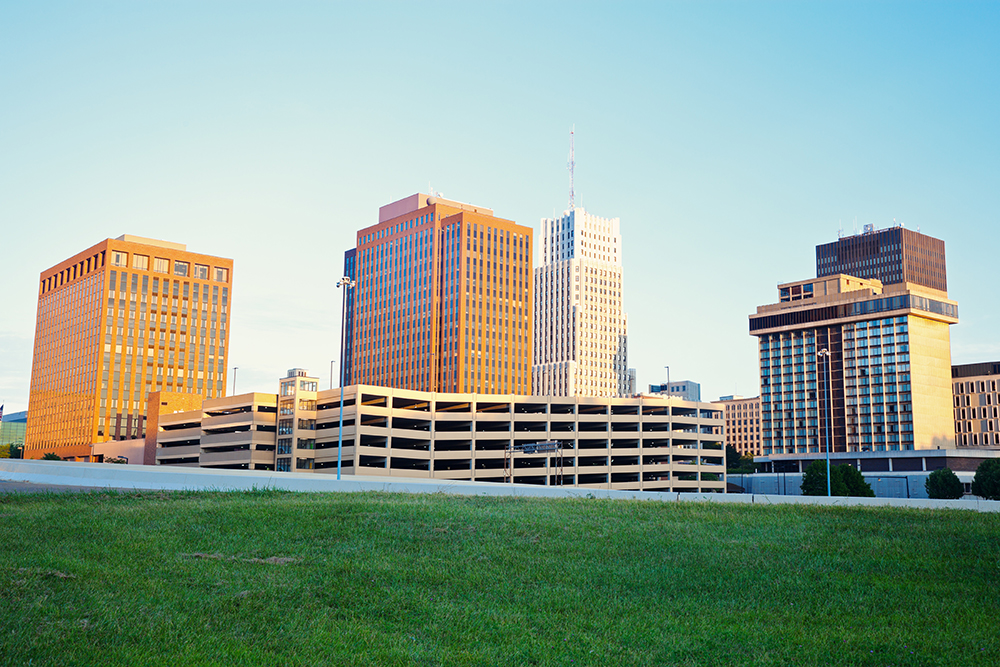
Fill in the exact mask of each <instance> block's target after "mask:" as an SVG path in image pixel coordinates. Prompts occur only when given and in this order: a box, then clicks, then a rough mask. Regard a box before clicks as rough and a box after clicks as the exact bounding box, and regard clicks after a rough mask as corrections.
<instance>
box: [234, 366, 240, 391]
mask: <svg viewBox="0 0 1000 667" xmlns="http://www.w3.org/2000/svg"><path fill="white" fill-rule="evenodd" d="M238 370H240V367H239V366H233V396H235V395H236V371H238Z"/></svg>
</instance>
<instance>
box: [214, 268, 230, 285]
mask: <svg viewBox="0 0 1000 667" xmlns="http://www.w3.org/2000/svg"><path fill="white" fill-rule="evenodd" d="M215 280H216V282H220V283H228V282H229V269H226V268H223V267H221V266H217V267H215Z"/></svg>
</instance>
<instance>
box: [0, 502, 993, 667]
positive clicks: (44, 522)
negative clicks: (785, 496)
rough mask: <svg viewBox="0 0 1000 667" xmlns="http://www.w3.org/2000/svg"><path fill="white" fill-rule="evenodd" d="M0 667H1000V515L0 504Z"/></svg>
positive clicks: (635, 506) (508, 505)
mask: <svg viewBox="0 0 1000 667" xmlns="http://www.w3.org/2000/svg"><path fill="white" fill-rule="evenodd" d="M0 557H2V558H0V665H27V664H29V663H30V664H32V665H88V664H95V665H96V664H100V665H168V664H169V665H226V666H230V665H314V664H343V665H411V664H412V665H437V664H447V665H451V664H458V665H725V664H734V665H740V664H759V665H818V664H840V665H984V666H985V665H996V664H1000V639H998V634H1000V631H998V628H1000V596H998V590H1000V516H998V515H994V514H978V513H975V512H961V511H933V512H931V511H911V510H900V509H893V508H824V507H803V506H774V507H762V506H745V505H738V506H737V505H733V506H729V505H711V504H693V503H666V504H661V503H657V502H643V501H603V500H541V499H513V498H499V499H492V498H460V497H450V496H428V495H420V496H408V495H388V494H329V495H320V494H293V493H282V492H256V493H177V494H172V493H143V494H114V493H98V494H85V495H75V494H60V495H13V494H12V495H0Z"/></svg>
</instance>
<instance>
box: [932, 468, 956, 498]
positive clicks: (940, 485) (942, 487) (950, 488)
mask: <svg viewBox="0 0 1000 667" xmlns="http://www.w3.org/2000/svg"><path fill="white" fill-rule="evenodd" d="M924 488H925V489H927V496H928V497H929V498H938V499H941V500H956V499H958V498H961V497H962V496H964V495H965V487H964V486H963V485H962V482H961V480H959V479H958V475H956V474H955V473H953V472H952V471H951V469H949V468H941V469H940V470H935V471H934V472H932V473H931V474H930V475H928V476H927V480H926V481H925V482H924Z"/></svg>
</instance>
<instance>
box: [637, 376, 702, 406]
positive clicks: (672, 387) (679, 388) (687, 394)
mask: <svg viewBox="0 0 1000 667" xmlns="http://www.w3.org/2000/svg"><path fill="white" fill-rule="evenodd" d="M649 393H650V394H654V395H656V396H676V397H677V398H682V399H684V400H685V401H695V402H698V401H700V400H701V385H700V384H698V383H697V382H695V381H693V380H677V381H676V382H664V383H663V384H651V385H649Z"/></svg>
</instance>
